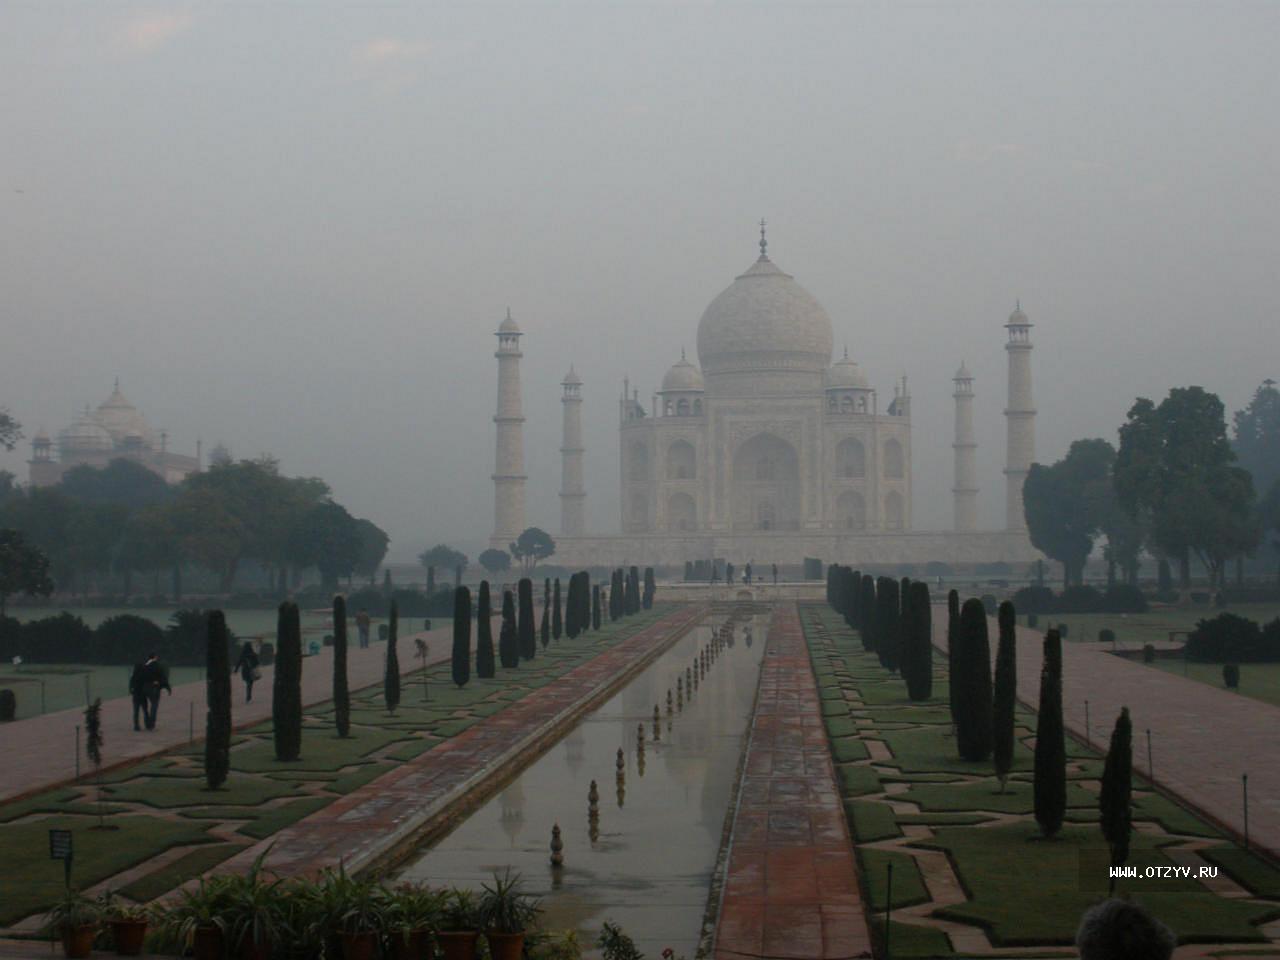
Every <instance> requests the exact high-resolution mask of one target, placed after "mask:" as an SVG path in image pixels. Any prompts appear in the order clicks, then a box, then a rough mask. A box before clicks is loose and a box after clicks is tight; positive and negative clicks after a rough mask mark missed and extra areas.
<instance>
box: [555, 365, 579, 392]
mask: <svg viewBox="0 0 1280 960" xmlns="http://www.w3.org/2000/svg"><path fill="white" fill-rule="evenodd" d="M560 383H561V385H562V386H566V387H580V386H582V378H581V377H580V376H578V374H577V373H576V372H575V371H574V369H573V364H569V372H568V373H566V374H565V375H564V379H563V380H561V381H560Z"/></svg>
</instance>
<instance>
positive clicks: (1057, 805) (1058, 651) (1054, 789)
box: [1032, 630, 1067, 837]
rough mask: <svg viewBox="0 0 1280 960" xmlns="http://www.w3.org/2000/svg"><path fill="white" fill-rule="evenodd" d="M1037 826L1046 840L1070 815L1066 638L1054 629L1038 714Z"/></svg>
mask: <svg viewBox="0 0 1280 960" xmlns="http://www.w3.org/2000/svg"><path fill="white" fill-rule="evenodd" d="M1032 786H1033V792H1034V794H1035V813H1036V823H1038V824H1039V825H1040V832H1041V833H1042V834H1044V836H1046V837H1052V836H1055V835H1056V834H1057V833H1058V831H1059V830H1061V829H1062V820H1063V817H1065V816H1066V812H1067V742H1066V731H1065V730H1064V729H1063V725H1062V638H1061V636H1059V634H1058V631H1056V630H1050V631H1049V632H1048V633H1047V634H1046V635H1045V638H1044V660H1043V663H1042V664H1041V667H1040V706H1039V710H1038V712H1037V714H1036V750H1035V781H1034V783H1033V785H1032Z"/></svg>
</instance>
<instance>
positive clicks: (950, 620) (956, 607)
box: [947, 590, 960, 727]
mask: <svg viewBox="0 0 1280 960" xmlns="http://www.w3.org/2000/svg"><path fill="white" fill-rule="evenodd" d="M959 630H960V593H959V592H958V591H956V590H949V591H948V592H947V704H948V706H949V707H950V708H951V726H952V727H955V725H956V636H957V634H958V632H959Z"/></svg>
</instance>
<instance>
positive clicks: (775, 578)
mask: <svg viewBox="0 0 1280 960" xmlns="http://www.w3.org/2000/svg"><path fill="white" fill-rule="evenodd" d="M770 566H771V567H772V568H773V585H774V586H775V587H776V586H777V585H778V565H777V564H776V563H773V564H770Z"/></svg>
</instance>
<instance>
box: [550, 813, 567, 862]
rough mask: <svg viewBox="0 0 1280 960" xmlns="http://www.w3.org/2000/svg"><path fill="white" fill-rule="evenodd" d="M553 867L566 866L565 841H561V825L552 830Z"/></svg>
mask: <svg viewBox="0 0 1280 960" xmlns="http://www.w3.org/2000/svg"><path fill="white" fill-rule="evenodd" d="M551 866H553V867H563V866H564V841H563V840H561V839H560V824H558V823H557V824H556V825H555V826H553V827H552V828H551Z"/></svg>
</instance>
